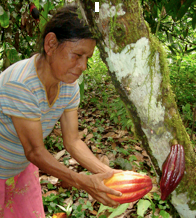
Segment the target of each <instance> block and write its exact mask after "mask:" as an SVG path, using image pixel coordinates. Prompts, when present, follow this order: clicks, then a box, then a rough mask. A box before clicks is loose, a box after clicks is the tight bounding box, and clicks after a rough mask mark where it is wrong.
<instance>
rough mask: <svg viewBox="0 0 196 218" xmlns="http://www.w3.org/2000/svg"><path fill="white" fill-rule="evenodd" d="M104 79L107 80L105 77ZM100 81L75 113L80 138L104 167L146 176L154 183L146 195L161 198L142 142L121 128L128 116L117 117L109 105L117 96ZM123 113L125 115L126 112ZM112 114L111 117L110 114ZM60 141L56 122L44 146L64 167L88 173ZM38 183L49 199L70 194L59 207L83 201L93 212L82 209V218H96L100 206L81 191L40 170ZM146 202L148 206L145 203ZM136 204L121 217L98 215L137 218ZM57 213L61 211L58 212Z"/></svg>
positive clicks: (86, 93)
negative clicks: (156, 195) (61, 186)
mask: <svg viewBox="0 0 196 218" xmlns="http://www.w3.org/2000/svg"><path fill="white" fill-rule="evenodd" d="M105 78H106V80H107V78H108V77H105ZM88 79H89V78H88ZM101 82H103V83H104V81H103V80H101ZM101 82H100V84H98V83H97V85H96V86H93V88H92V87H90V86H89V87H88V89H87V90H86V91H85V95H84V98H83V102H82V103H81V105H80V107H79V111H78V119H79V136H80V138H81V139H82V140H83V141H84V142H85V143H86V144H87V146H88V147H89V148H90V149H91V151H92V152H93V153H94V155H95V156H96V157H97V158H98V159H99V160H100V161H101V162H103V163H104V164H106V165H108V166H110V167H112V168H116V169H123V170H133V171H137V172H144V173H146V174H148V175H149V176H150V177H151V178H152V181H153V189H152V191H151V192H150V193H148V197H149V198H150V199H153V193H154V192H156V193H157V194H158V195H160V189H159V186H158V183H157V177H156V174H155V172H154V170H153V167H152V164H151V161H150V159H149V157H148V155H147V153H146V151H145V150H144V149H143V148H142V146H141V143H140V142H139V141H138V140H137V139H136V138H135V137H134V134H133V133H132V131H131V126H128V127H127V128H126V127H125V128H124V127H123V125H122V121H123V120H125V119H129V118H128V116H127V115H126V114H123V117H122V116H121V115H118V109H116V108H115V107H114V108H112V107H111V105H110V103H112V102H117V103H118V104H121V102H120V100H119V96H118V95H117V94H116V92H115V90H114V88H110V89H107V90H104V89H103V88H100V86H102V85H103V84H102V83H101ZM88 84H90V83H88ZM107 84H110V87H112V84H111V81H110V80H107ZM92 89H93V92H92ZM105 91H106V92H107V102H105V100H104V101H103V98H102V97H101V98H100V96H106V93H105ZM117 99H118V101H117ZM114 106H115V104H114ZM117 107H118V106H117ZM121 107H122V106H120V108H121ZM124 111H125V113H126V110H124ZM112 113H114V114H113V117H112V118H111V116H110V115H111V114H112ZM60 138H61V129H60V124H59V122H57V124H56V126H55V128H54V130H53V132H52V133H51V134H50V136H49V137H48V138H47V140H45V145H46V147H47V148H48V149H49V150H50V152H51V153H52V154H53V155H54V157H55V158H56V159H57V160H58V161H59V162H60V163H62V164H65V165H66V166H67V167H69V168H70V169H72V170H74V171H76V172H78V173H85V174H90V172H88V171H87V170H86V169H84V168H83V167H82V166H80V165H79V164H78V163H77V161H75V160H74V159H73V158H72V157H71V156H70V154H69V153H68V152H67V151H66V150H65V149H64V148H63V145H62V140H61V139H60ZM52 143H53V144H52ZM56 143H59V145H58V146H55V145H56ZM40 182H41V185H42V193H43V197H48V196H50V194H52V195H59V194H60V193H62V192H64V193H69V194H68V195H65V196H64V199H63V200H62V202H61V206H62V205H63V206H65V207H66V205H67V202H70V200H71V202H72V203H73V205H74V206H75V208H77V207H78V208H79V206H80V200H81V199H84V202H90V203H91V205H92V208H93V210H89V209H88V207H85V209H81V211H80V212H82V211H83V212H84V210H85V216H84V217H93V216H94V217H96V215H97V213H98V211H99V209H100V204H99V202H97V201H96V200H94V199H93V198H92V197H91V196H90V195H88V194H87V193H85V192H84V191H82V190H76V189H75V188H72V189H71V188H69V189H63V188H60V184H61V183H60V181H59V180H58V179H57V178H53V179H51V176H50V175H46V174H45V173H44V172H42V171H40ZM48 184H51V185H52V186H49V185H48ZM59 190H60V192H59ZM67 200H68V201H67ZM63 202H64V204H63ZM57 203H58V202H56V205H57ZM145 203H146V204H147V205H148V202H145ZM58 204H59V203H58ZM137 204H138V201H136V202H132V203H130V204H129V205H128V206H127V208H126V209H125V211H123V213H122V214H118V212H114V211H112V210H110V212H109V211H108V210H105V211H102V213H100V214H101V215H102V217H104V216H105V217H106V218H107V217H109V216H110V217H119V218H120V217H124V218H126V217H127V218H128V217H129V218H132V217H133V218H135V217H138V215H137ZM73 205H72V206H73ZM48 207H50V206H48ZM57 208H59V207H57ZM78 208H77V209H78ZM92 208H91V209H92ZM45 210H46V215H47V214H51V213H52V211H50V212H49V211H48V208H47V205H45ZM78 210H79V209H78ZM57 212H62V211H61V210H60V209H59V210H57ZM72 212H73V210H72ZM142 212H143V213H145V214H146V216H148V215H149V214H152V210H151V209H150V208H147V209H146V211H142ZM140 213H141V212H140ZM83 214H84V213H83ZM112 214H116V216H113V215H112ZM82 216H83V215H81V217H82ZM72 217H77V216H72ZM78 217H80V216H78Z"/></svg>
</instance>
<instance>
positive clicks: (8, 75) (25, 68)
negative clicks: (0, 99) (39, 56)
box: [0, 56, 35, 85]
mask: <svg viewBox="0 0 196 218" xmlns="http://www.w3.org/2000/svg"><path fill="white" fill-rule="evenodd" d="M34 58H35V56H32V57H31V58H28V59H24V60H20V61H18V62H16V63H14V64H12V65H11V66H9V67H8V68H7V69H6V70H5V71H3V72H2V73H1V75H0V85H4V84H5V83H7V82H19V83H20V82H21V83H23V81H25V80H26V79H27V77H28V76H29V75H30V74H31V73H32V72H34V71H35V67H34Z"/></svg>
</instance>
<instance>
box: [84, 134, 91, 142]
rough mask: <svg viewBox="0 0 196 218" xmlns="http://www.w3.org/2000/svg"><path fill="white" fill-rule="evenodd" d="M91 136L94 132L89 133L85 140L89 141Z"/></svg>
mask: <svg viewBox="0 0 196 218" xmlns="http://www.w3.org/2000/svg"><path fill="white" fill-rule="evenodd" d="M91 138H93V134H92V133H90V134H88V135H87V136H86V138H85V140H84V141H85V142H86V143H87V142H88V141H89V140H90V139H91Z"/></svg>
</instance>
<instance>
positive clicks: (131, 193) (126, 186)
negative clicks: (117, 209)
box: [104, 171, 152, 204]
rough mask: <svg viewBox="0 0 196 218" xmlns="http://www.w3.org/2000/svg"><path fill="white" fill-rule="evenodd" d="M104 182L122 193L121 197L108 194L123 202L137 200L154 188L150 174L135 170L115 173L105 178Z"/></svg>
mask: <svg viewBox="0 0 196 218" xmlns="http://www.w3.org/2000/svg"><path fill="white" fill-rule="evenodd" d="M104 184H105V185H106V186H107V187H109V188H112V189H115V190H116V191H120V192H121V193H122V196H120V197H118V196H115V195H111V194H108V196H109V197H110V198H111V199H113V200H115V201H117V202H119V203H121V204H123V203H129V202H133V201H136V200H138V199H140V198H142V197H143V196H144V195H146V194H147V193H148V192H149V191H150V190H151V189H152V180H151V179H150V177H149V176H147V175H143V174H140V173H136V172H133V171H125V172H122V173H115V174H114V175H113V176H112V177H111V178H109V179H106V180H104Z"/></svg>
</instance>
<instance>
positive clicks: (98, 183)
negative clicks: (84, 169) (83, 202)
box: [79, 171, 122, 207]
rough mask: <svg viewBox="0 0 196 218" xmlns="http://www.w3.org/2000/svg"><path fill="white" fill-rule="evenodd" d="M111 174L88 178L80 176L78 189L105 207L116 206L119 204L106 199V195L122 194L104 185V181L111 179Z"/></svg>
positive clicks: (100, 174) (108, 198) (95, 175)
mask: <svg viewBox="0 0 196 218" xmlns="http://www.w3.org/2000/svg"><path fill="white" fill-rule="evenodd" d="M113 173H114V172H113V171H109V172H106V173H98V174H94V175H88V176H86V175H80V176H82V177H81V179H80V181H79V183H80V185H81V186H80V188H81V189H83V190H85V191H86V192H87V193H89V194H90V195H91V196H92V197H93V198H94V199H96V200H97V201H98V202H100V203H102V204H104V205H106V206H109V207H113V206H118V205H119V203H118V202H116V201H114V200H112V199H111V198H110V197H108V195H107V193H108V194H112V195H116V196H121V195H122V193H121V192H119V191H116V190H114V189H111V188H109V187H107V186H105V185H104V179H108V178H110V177H112V176H113Z"/></svg>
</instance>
